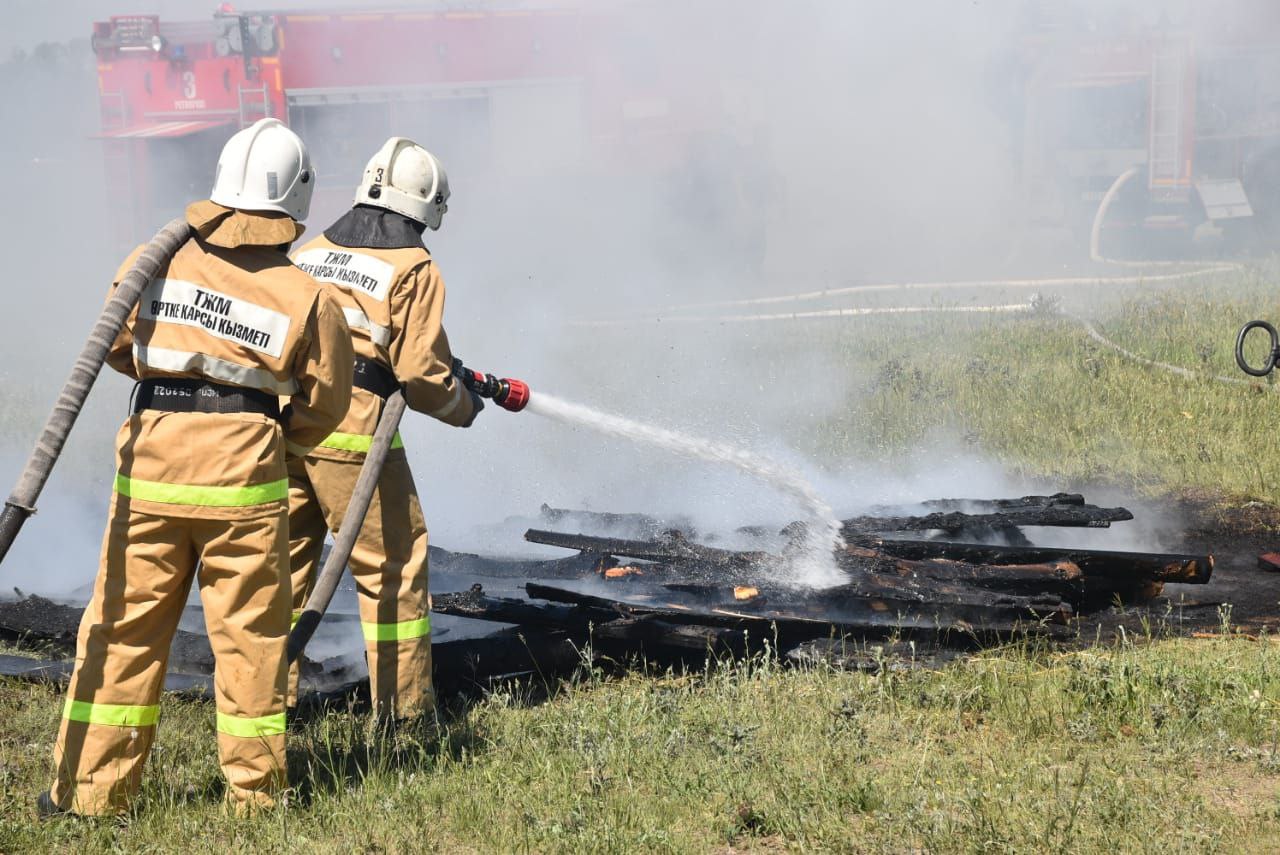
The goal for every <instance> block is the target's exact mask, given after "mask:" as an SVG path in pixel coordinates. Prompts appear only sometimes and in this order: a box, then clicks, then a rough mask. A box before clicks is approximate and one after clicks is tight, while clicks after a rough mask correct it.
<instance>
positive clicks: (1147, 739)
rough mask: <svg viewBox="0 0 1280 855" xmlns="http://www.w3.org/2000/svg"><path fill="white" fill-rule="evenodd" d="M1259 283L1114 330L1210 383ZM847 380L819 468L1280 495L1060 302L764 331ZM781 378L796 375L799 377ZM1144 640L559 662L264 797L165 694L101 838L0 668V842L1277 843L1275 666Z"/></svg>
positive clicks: (341, 735)
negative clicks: (235, 813)
mask: <svg viewBox="0 0 1280 855" xmlns="http://www.w3.org/2000/svg"><path fill="white" fill-rule="evenodd" d="M1266 278H1267V277H1266V276H1265V275H1264V274H1262V273H1257V272H1250V273H1241V274H1233V275H1230V276H1225V277H1223V278H1221V279H1219V280H1216V281H1213V282H1208V283H1202V284H1197V285H1194V286H1190V285H1187V286H1181V287H1179V288H1178V289H1165V290H1161V291H1151V292H1147V293H1145V294H1144V295H1142V296H1137V297H1133V298H1129V299H1123V298H1121V297H1118V296H1116V297H1113V298H1112V300H1111V302H1110V305H1109V307H1108V308H1107V309H1106V310H1105V311H1104V310H1098V311H1096V312H1095V313H1094V315H1095V316H1096V318H1097V320H1099V321H1100V323H1101V327H1102V329H1103V330H1104V332H1105V333H1106V334H1107V335H1108V336H1110V337H1111V338H1113V339H1114V340H1116V341H1118V342H1119V343H1120V344H1122V345H1123V346H1125V347H1128V348H1130V349H1131V350H1134V351H1136V352H1139V353H1142V354H1143V355H1145V356H1148V357H1150V358H1153V359H1159V360H1163V361H1167V362H1171V363H1175V364H1179V365H1183V366H1186V367H1189V368H1194V369H1197V370H1204V371H1205V372H1207V373H1210V374H1226V375H1230V376H1237V370H1236V369H1235V367H1234V364H1233V362H1232V358H1231V348H1232V343H1233V340H1234V335H1235V331H1236V329H1237V328H1238V326H1239V325H1240V324H1241V323H1243V322H1244V321H1246V320H1249V319H1251V318H1254V317H1263V318H1276V317H1278V316H1280V312H1277V308H1280V307H1278V306H1277V304H1276V300H1275V297H1274V295H1273V294H1272V293H1271V290H1270V288H1269V287H1268V286H1267V283H1266ZM776 332H777V335H776V337H775V338H774V339H773V341H772V346H771V352H770V354H768V358H769V359H771V360H781V361H783V362H788V361H790V360H793V359H794V360H799V359H812V358H813V354H814V350H815V348H817V349H819V351H821V352H823V353H825V354H827V361H828V362H829V363H830V364H834V365H837V366H839V367H840V370H841V371H844V372H845V373H847V375H848V377H849V378H850V382H849V388H848V392H847V395H846V399H845V401H844V403H843V405H842V406H841V407H840V408H839V410H838V411H837V412H836V413H835V414H833V415H830V416H828V417H826V418H825V419H824V420H823V421H822V422H821V423H820V424H817V425H813V424H810V425H806V426H805V427H806V431H805V433H804V437H805V442H806V443H807V446H806V450H807V451H809V452H810V453H812V454H813V455H815V456H816V457H818V458H819V459H823V460H830V461H837V460H845V459H849V458H850V457H851V456H854V455H862V454H871V455H878V456H880V457H882V458H884V457H889V456H891V455H893V454H897V453H901V452H904V451H910V450H913V449H919V448H922V447H928V446H930V444H931V443H936V442H937V439H938V437H946V438H947V439H948V441H955V442H959V443H961V444H967V445H969V446H971V447H972V448H973V450H974V452H975V453H981V454H983V455H985V456H986V457H988V458H991V459H994V460H995V461H996V462H998V463H999V464H1001V465H1002V466H1004V467H1006V468H1008V469H1009V470H1011V471H1013V472H1020V473H1026V474H1028V475H1035V476H1039V477H1045V478H1049V479H1056V480H1059V481H1060V482H1062V483H1064V484H1066V483H1073V484H1088V483H1093V482H1097V481H1105V482H1109V483H1120V484H1123V485H1126V486H1128V487H1130V488H1133V489H1137V490H1140V491H1143V492H1146V493H1149V494H1153V495H1157V496H1168V495H1171V494H1172V495H1176V494H1184V493H1195V494H1200V495H1204V494H1209V495H1214V496H1220V497H1223V498H1224V499H1225V500H1227V501H1231V502H1236V501H1240V500H1243V499H1247V498H1257V499H1262V500H1265V501H1267V502H1271V503H1277V502H1280V486H1278V485H1280V438H1278V436H1277V431H1276V430H1275V426H1274V424H1273V422H1274V417H1275V414H1276V412H1277V407H1278V406H1280V396H1277V395H1275V394H1274V393H1272V392H1271V391H1269V390H1268V389H1267V388H1266V387H1265V386H1263V385H1259V386H1258V387H1257V388H1256V389H1250V388H1248V387H1240V386H1235V385H1227V384H1221V383H1215V382H1211V381H1203V382H1202V381H1193V382H1188V381H1185V380H1182V379H1179V378H1177V377H1173V376H1168V375H1164V374H1160V373H1155V372H1152V371H1151V370H1150V369H1147V368H1144V367H1142V366H1139V365H1135V364H1133V363H1132V362H1130V361H1127V360H1125V359H1124V358H1122V357H1120V356H1119V355H1117V354H1114V353H1113V352H1111V351H1108V350H1106V349H1102V348H1100V347H1098V346H1097V345H1096V344H1094V343H1092V342H1091V341H1090V340H1089V339H1088V338H1087V336H1086V335H1085V334H1084V332H1083V331H1082V330H1081V328H1080V327H1079V326H1078V325H1076V324H1075V323H1074V322H1072V321H1070V320H1069V319H1066V318H1063V317H1061V316H1054V315H1050V314H1042V315H1037V316H1034V317H1030V318H1026V317H1018V318H1014V317H995V316H931V317H928V318H921V317H912V318H903V317H894V318H890V319H865V320H858V321H854V322H848V323H844V322H816V323H814V324H797V325H796V326H794V327H783V326H782V325H779V326H778V327H777V330H776ZM797 364H798V363H797ZM1274 647H1275V645H1274V643H1273V642H1272V641H1271V640H1269V639H1263V640H1261V641H1249V640H1244V639H1240V638H1235V639H1230V640H1226V639H1223V640H1185V639H1184V640H1178V639H1170V638H1164V637H1162V634H1161V633H1160V632H1158V631H1153V632H1151V633H1149V634H1148V635H1146V636H1144V637H1142V638H1140V639H1137V640H1127V639H1126V640H1121V641H1120V642H1117V643H1107V644H1101V645H1098V646H1095V647H1093V648H1091V649H1088V650H1083V651H1075V652H1055V651H1052V650H1048V649H1038V648H1035V647H1028V646H1018V647H1013V648H1009V649H1005V650H999V651H994V652H990V653H987V654H985V655H982V656H980V657H977V658H974V659H970V660H968V661H964V662H959V663H956V664H953V665H950V666H948V667H946V668H944V669H942V670H940V671H912V672H890V673H887V674H885V675H883V676H879V677H873V676H867V675H861V674H848V673H841V672H836V671H831V670H826V669H823V668H807V669H799V668H783V667H781V666H780V665H779V664H778V663H777V662H775V661H773V660H772V659H770V658H768V657H764V658H759V659H756V660H753V661H752V662H749V663H746V664H743V665H739V666H722V667H716V668H713V669H711V670H710V671H709V672H708V673H707V674H704V675H681V674H634V673H633V674H631V675H629V676H623V677H619V678H610V679H606V678H604V677H603V676H602V675H601V674H599V673H598V672H590V671H588V672H585V673H584V674H582V675H581V676H580V677H579V678H578V679H576V680H574V681H570V682H567V683H565V684H563V685H560V686H557V687H552V691H551V697H550V698H549V700H547V701H546V702H545V703H527V702H526V700H525V699H524V698H523V697H522V696H521V695H520V693H519V692H514V693H513V692H504V691H498V692H495V693H494V694H492V695H491V696H490V697H488V698H486V699H484V700H483V701H482V702H480V703H478V704H476V705H474V706H472V707H470V708H460V709H456V710H454V711H452V712H451V713H448V714H446V715H445V716H444V718H443V720H442V730H441V731H440V732H439V733H435V732H431V731H427V730H423V729H419V730H414V731H410V732H400V733H397V734H395V735H392V736H385V735H379V734H378V733H377V732H376V730H375V728H374V727H373V726H372V724H371V723H370V722H369V721H368V719H367V718H365V717H363V716H359V715H350V714H348V713H346V712H331V713H328V714H326V715H324V716H321V717H319V718H317V719H315V720H313V721H311V722H309V723H307V724H306V725H305V727H304V728H303V729H302V730H301V731H300V732H299V733H298V734H296V735H295V736H294V737H293V738H292V739H291V747H290V755H291V771H292V780H293V781H294V782H295V784H296V786H297V788H298V792H297V794H296V796H295V798H294V799H293V801H292V803H291V804H290V806H288V807H287V808H285V809H281V810H278V811H274V812H270V813H266V814H263V815H260V816H256V817H253V818H251V819H248V820H235V819H232V818H230V817H228V816H226V815H225V814H224V813H223V812H222V809H221V807H220V802H219V796H220V791H221V783H220V781H221V778H220V773H219V771H218V767H217V763H216V757H215V749H214V735H213V712H212V708H211V707H210V705H208V704H206V703H200V702H192V701H186V700H182V699H180V698H175V697H167V698H166V699H165V701H164V704H163V710H164V712H163V720H162V724H161V730H160V737H159V743H158V745H159V750H158V751H157V753H156V755H155V756H154V758H153V762H152V764H151V766H150V767H149V772H148V775H147V778H146V783H145V790H144V794H143V801H142V806H141V808H140V809H139V810H138V812H137V813H136V814H135V815H134V816H133V817H131V818H130V819H129V821H128V822H127V823H125V824H123V825H121V824H116V823H109V822H108V823H102V822H76V821H59V822H53V823H43V824H42V823H37V822H35V820H34V811H33V809H32V803H33V800H34V796H35V794H36V793H37V792H39V791H40V790H41V789H43V788H44V787H45V786H46V785H47V779H48V776H49V771H50V770H49V764H50V754H51V741H52V739H53V735H54V733H55V729H56V724H57V716H58V711H59V709H60V706H61V704H60V698H59V693H58V692H57V691H55V690H52V689H49V688H46V687H40V686H31V685H25V684H19V683H15V682H4V683H0V851H3V852H28V851H80V852H89V851H108V850H109V851H143V852H162V851H163V852H168V851H174V850H183V851H189V852H225V851H237V852H239V851H246V852H249V851H284V850H298V851H316V852H330V851H333V852H338V851H342V852H346V851H362V852H410V851H422V850H427V849H434V850H444V851H513V850H515V851H522V850H523V851H538V852H557V851H574V852H576V851H637V850H641V851H658V852H664V851H672V852H685V851H721V852H729V851H739V850H753V849H754V850H775V849H802V850H804V849H808V850H822V851H848V852H903V851H930V852H991V851H997V852H998V851H1009V852H1042V851H1050V850H1063V851H1079V852H1111V851H1117V850H1119V851H1150V852H1167V851H1188V852H1191V851H1194V852H1203V851H1228V852H1254V851H1267V850H1275V849H1276V848H1277V844H1276V842H1275V841H1277V840H1280V798H1278V793H1280V789H1278V788H1280V680H1278V679H1277V677H1278V676H1280V673H1278V672H1280V655H1278V652H1277V650H1275V649H1274Z"/></svg>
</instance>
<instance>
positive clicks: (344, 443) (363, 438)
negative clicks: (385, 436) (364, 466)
mask: <svg viewBox="0 0 1280 855" xmlns="http://www.w3.org/2000/svg"><path fill="white" fill-rule="evenodd" d="M318 447H319V448H332V449H335V450H337V451H357V452H359V453H361V454H368V453H369V449H370V448H373V437H372V436H370V435H369V434H363V433H331V434H329V435H328V436H326V437H325V438H324V441H323V442H321V443H320V445H319V446H318ZM391 447H392V448H404V440H402V439H401V438H400V432H399V431H396V435H395V436H393V437H392V438H391Z"/></svg>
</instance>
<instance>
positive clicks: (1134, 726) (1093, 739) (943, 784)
mask: <svg viewBox="0 0 1280 855" xmlns="http://www.w3.org/2000/svg"><path fill="white" fill-rule="evenodd" d="M1278 671H1280V657H1278V656H1277V651H1276V649H1275V648H1274V645H1273V644H1272V643H1270V642H1268V641H1260V642H1251V641H1241V640H1235V641H1185V640H1165V641H1160V642H1157V643H1151V642H1150V639H1139V640H1138V641H1136V642H1130V643H1122V644H1119V645H1116V646H1110V647H1107V648H1105V649H1094V650H1089V651H1084V652H1075V653H1052V652H1049V651H1037V650H1034V649H1025V648H1019V649H1013V650H1007V651H997V652H994V653H990V654H988V655H986V656H983V657H980V658H977V659H973V660H970V661H968V662H966V663H964V664H962V665H956V666H953V667H949V668H947V669H945V670H943V671H941V672H901V673H894V672H889V673H887V674H885V675H884V676H880V677H873V676H867V675H860V674H848V673H842V672H835V671H829V670H823V669H809V670H800V669H794V668H787V669H784V668H780V667H779V666H778V665H777V664H776V663H774V662H772V661H771V660H769V659H768V658H767V657H766V658H762V659H759V660H756V661H754V662H752V663H750V664H747V665H742V666H730V667H722V668H718V669H713V670H712V671H711V672H709V673H707V674H702V675H697V676H688V675H685V676H680V675H673V674H667V675H638V674H637V675H632V676H627V677H624V678H621V679H609V680H605V679H601V678H600V677H599V676H598V675H592V674H589V673H588V674H584V675H582V677H581V678H580V679H579V680H577V681H575V682H573V683H572V684H567V685H565V686H563V687H561V688H559V689H558V690H556V691H555V693H554V697H553V699H552V700H551V701H550V702H549V703H544V704H534V705H526V704H523V703H522V702H521V699H520V697H518V696H512V695H509V694H504V693H497V694H494V695H493V696H491V697H489V698H488V699H486V700H485V701H484V702H482V703H480V704H478V705H476V706H474V707H472V708H470V709H467V710H460V711H457V712H455V713H454V714H452V715H448V716H446V717H445V719H444V730H443V736H442V737H440V738H436V737H434V736H432V735H429V734H427V733H424V732H420V733H401V734H396V735H395V736H392V737H379V736H378V735H377V734H375V733H374V732H373V731H372V730H371V729H370V726H369V723H368V722H367V721H366V720H364V719H362V718H359V717H352V716H348V715H346V714H337V713H334V714H330V715H328V716H326V717H324V718H322V719H320V720H318V721H314V722H312V723H310V724H309V725H308V726H307V727H306V728H305V729H304V730H303V732H302V733H300V734H299V735H298V736H297V737H296V738H294V739H293V743H292V749H291V755H292V756H291V764H292V765H293V767H294V773H295V780H297V781H298V782H299V793H298V795H297V796H296V798H295V800H294V803H293V804H292V805H291V806H290V807H289V808H288V809H285V810H279V811H275V812H273V813H271V814H268V815H264V816H261V817H259V818H255V819H252V820H249V821H238V820H235V819H231V818H229V817H227V816H226V815H224V814H223V812H222V811H221V809H220V807H219V803H218V793H219V787H220V783H219V781H220V779H219V773H218V769H217V765H216V762H215V756H214V748H213V745H214V740H213V734H212V732H211V731H212V727H211V724H212V721H211V719H212V713H211V711H210V709H209V707H208V706H207V705H205V704H201V703H193V702H189V701H187V702H184V701H182V700H178V699H176V698H166V700H165V704H164V710H163V720H162V728H161V737H160V739H159V750H158V752H157V754H156V756H155V762H154V764H153V766H152V768H151V772H150V774H149V775H148V779H147V783H146V788H145V792H144V797H145V802H144V804H143V806H142V808H141V809H140V810H139V811H138V812H137V814H136V816H134V817H132V818H131V819H130V820H129V821H127V822H125V823H122V824H117V823H112V822H88V821H61V822H56V823H44V824H37V823H35V822H34V821H33V819H32V814H31V811H30V800H31V795H32V793H34V792H36V791H37V789H38V788H39V787H40V786H41V785H42V784H43V783H44V778H45V775H46V774H47V764H48V751H49V748H50V744H49V743H50V739H51V736H52V734H53V732H54V728H55V725H56V721H55V718H56V715H57V713H56V710H57V708H58V698H57V693H56V692H54V691H51V690H48V689H44V688H39V687H31V686H9V687H6V689H5V691H4V692H3V695H0V698H2V700H0V714H3V721H4V722H5V724H4V726H3V743H2V744H3V750H4V763H3V767H2V770H0V774H2V776H3V782H4V786H3V795H2V796H0V799H2V801H0V816H2V817H3V818H2V819H0V849H3V850H4V851H6V852H34V851H51V850H63V851H68V850H79V851H86V850H92V851H97V850H107V849H110V850H125V851H175V850H177V849H182V850H183V851H188V852H228V851H237V852H256V851H263V852H266V851H277V852H278V851H285V850H286V849H297V850H299V851H317V852H350V851H359V852H411V851H423V850H427V849H433V850H435V849H438V850H445V851H598V852H621V851H660V852H686V851H721V852H728V851H735V850H751V849H764V850H769V849H778V848H790V847H794V848H801V849H813V850H826V851H842V852H881V851H884V852H902V851H913V850H924V851H931V852H977V851H983V852H991V851H1007V852H1032V851H1037V852H1043V851H1054V850H1059V851H1062V850H1065V851H1077V852H1084V851H1089V852H1103V851H1117V850H1122V851H1150V852H1157V851H1159V852H1168V851H1195V852H1205V851H1230V852H1257V851H1268V850H1271V851H1274V846H1275V845H1276V840H1278V839H1280V798H1278V797H1277V792H1278V791H1277V786H1278V785H1280V750H1278V749H1280V681H1278V680H1277V676H1280V674H1278Z"/></svg>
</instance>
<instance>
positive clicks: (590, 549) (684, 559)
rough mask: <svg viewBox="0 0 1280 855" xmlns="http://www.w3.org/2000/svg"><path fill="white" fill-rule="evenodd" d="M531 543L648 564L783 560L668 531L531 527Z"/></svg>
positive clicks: (738, 564)
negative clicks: (625, 534)
mask: <svg viewBox="0 0 1280 855" xmlns="http://www.w3.org/2000/svg"><path fill="white" fill-rule="evenodd" d="M524 539H525V540H527V541H529V542H530V543H542V544H545V545H547V546H562V547H564V548H566V549H577V550H579V551H580V552H586V553H589V554H594V555H625V556H627V557H628V558H638V559H641V560H645V561H665V562H673V563H691V562H696V563H699V564H705V565H709V566H712V567H726V568H739V569H747V568H758V567H761V566H763V565H767V564H777V563H779V562H780V561H781V560H782V559H781V558H779V557H778V556H776V555H772V554H770V553H768V552H736V551H733V550H730V549H716V548H714V547H710V546H702V545H700V544H697V543H693V542H691V541H689V540H688V539H686V538H685V537H683V536H682V535H680V534H679V533H676V532H667V533H666V534H665V535H664V536H663V537H662V538H661V539H660V540H656V541H645V540H624V539H621V538H614V537H591V536H589V535H585V534H566V533H564V532H558V531H542V530H540V529H536V528H531V529H529V530H528V531H526V532H525V533H524Z"/></svg>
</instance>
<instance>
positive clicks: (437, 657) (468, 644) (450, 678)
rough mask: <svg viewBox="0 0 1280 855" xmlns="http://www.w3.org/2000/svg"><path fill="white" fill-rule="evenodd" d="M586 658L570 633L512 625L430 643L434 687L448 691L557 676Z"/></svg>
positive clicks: (465, 690)
mask: <svg viewBox="0 0 1280 855" xmlns="http://www.w3.org/2000/svg"><path fill="white" fill-rule="evenodd" d="M581 662H582V654H581V653H580V645H575V644H574V643H573V639H572V638H571V637H570V635H569V634H567V633H564V632H555V631H552V632H544V631H541V630H530V629H518V630H517V629H512V630H509V631H507V632H501V633H496V634H494V635H488V636H484V637H483V638H467V639H459V640H457V641H445V642H437V643H435V644H433V645H431V664H432V668H433V671H434V682H435V685H436V691H437V692H438V693H440V694H444V695H452V694H458V693H463V694H471V693H473V692H475V691H484V690H486V689H488V688H490V687H491V686H492V685H493V683H494V682H496V681H499V680H505V679H514V678H518V677H524V676H535V677H541V678H542V679H550V678H554V677H556V676H557V675H561V674H568V673H571V672H572V671H573V669H574V668H576V667H577V666H578V665H579V664H580V663H581Z"/></svg>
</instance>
